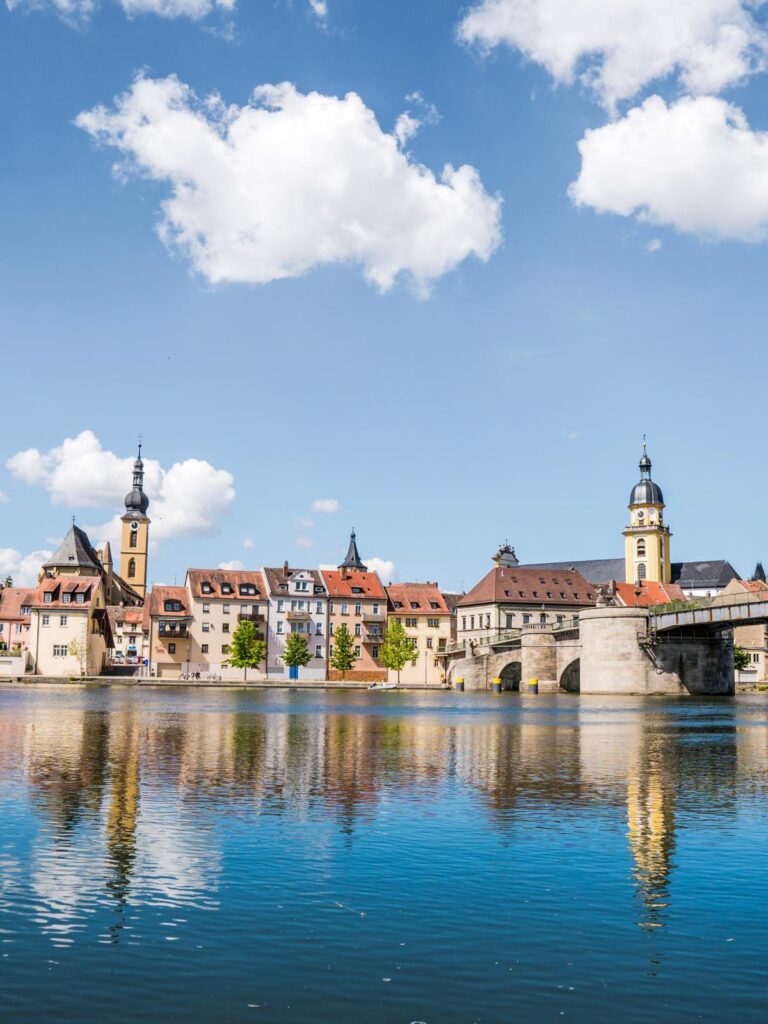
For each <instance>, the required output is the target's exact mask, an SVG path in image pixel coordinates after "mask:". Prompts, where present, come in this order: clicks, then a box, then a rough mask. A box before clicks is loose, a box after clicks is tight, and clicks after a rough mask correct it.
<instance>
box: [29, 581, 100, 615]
mask: <svg viewBox="0 0 768 1024" xmlns="http://www.w3.org/2000/svg"><path fill="white" fill-rule="evenodd" d="M100 587H101V577H100V576H99V577H94V576H54V577H52V578H49V579H44V580H43V582H42V583H41V584H40V586H39V587H38V588H37V590H36V591H35V596H34V600H33V602H32V607H33V608H42V609H43V610H44V611H47V610H48V609H49V608H65V609H66V610H67V611H70V612H78V611H83V610H85V609H88V608H90V606H91V604H92V603H93V601H94V600H95V598H96V595H97V594H98V592H99V589H100ZM65 594H66V595H67V597H68V600H67V601H65V600H64V595H65ZM46 595H50V597H49V599H48V600H47V601H46ZM78 595H82V601H81V602H80V603H78V601H77V597H78Z"/></svg>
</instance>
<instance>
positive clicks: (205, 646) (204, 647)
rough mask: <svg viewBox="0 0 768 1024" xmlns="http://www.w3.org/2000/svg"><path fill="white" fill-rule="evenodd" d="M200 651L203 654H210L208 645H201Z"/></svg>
mask: <svg viewBox="0 0 768 1024" xmlns="http://www.w3.org/2000/svg"><path fill="white" fill-rule="evenodd" d="M200 650H201V651H202V652H203V654H207V653H208V644H201V645H200Z"/></svg>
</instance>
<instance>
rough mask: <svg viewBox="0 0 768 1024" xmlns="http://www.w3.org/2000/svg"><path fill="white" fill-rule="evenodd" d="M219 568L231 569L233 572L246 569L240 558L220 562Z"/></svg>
mask: <svg viewBox="0 0 768 1024" xmlns="http://www.w3.org/2000/svg"><path fill="white" fill-rule="evenodd" d="M219 568H220V569H230V570H231V571H233V572H239V571H240V570H241V569H244V568H245V566H244V565H243V563H242V562H241V561H240V560H239V559H237V558H233V559H232V561H231V562H219Z"/></svg>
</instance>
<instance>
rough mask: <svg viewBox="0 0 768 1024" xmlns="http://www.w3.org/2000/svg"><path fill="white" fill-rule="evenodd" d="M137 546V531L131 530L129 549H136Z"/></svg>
mask: <svg viewBox="0 0 768 1024" xmlns="http://www.w3.org/2000/svg"><path fill="white" fill-rule="evenodd" d="M138 546H139V531H138V530H131V539H130V541H129V547H132V548H136V547H138Z"/></svg>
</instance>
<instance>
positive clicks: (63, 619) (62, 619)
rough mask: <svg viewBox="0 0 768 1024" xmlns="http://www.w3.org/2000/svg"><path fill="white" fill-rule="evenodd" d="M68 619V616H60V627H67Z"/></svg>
mask: <svg viewBox="0 0 768 1024" xmlns="http://www.w3.org/2000/svg"><path fill="white" fill-rule="evenodd" d="M67 618H68V616H66V615H60V616H59V625H60V626H66V624H67Z"/></svg>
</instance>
